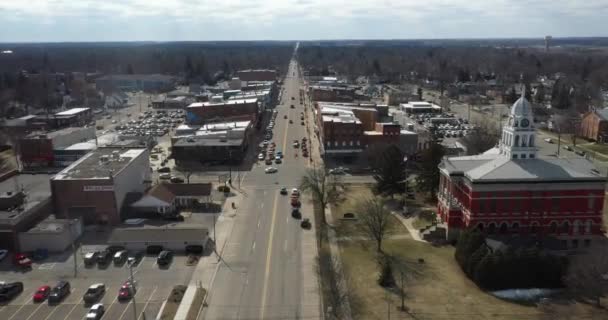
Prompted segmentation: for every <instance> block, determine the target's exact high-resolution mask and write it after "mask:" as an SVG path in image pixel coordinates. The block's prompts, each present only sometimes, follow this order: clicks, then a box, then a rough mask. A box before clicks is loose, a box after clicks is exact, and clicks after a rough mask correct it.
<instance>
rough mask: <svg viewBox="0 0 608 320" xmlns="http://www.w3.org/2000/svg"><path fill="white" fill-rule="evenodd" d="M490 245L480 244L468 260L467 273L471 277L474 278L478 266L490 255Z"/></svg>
mask: <svg viewBox="0 0 608 320" xmlns="http://www.w3.org/2000/svg"><path fill="white" fill-rule="evenodd" d="M488 253H489V251H488V247H487V246H485V245H482V246H479V247H478V248H477V250H475V252H473V254H472V255H471V257H470V258H469V259H468V261H467V265H466V270H465V273H466V274H467V275H468V276H469V278H473V275H474V274H475V270H476V269H477V266H478V265H479V263H480V262H481V260H483V258H485V257H486V256H487V255H488Z"/></svg>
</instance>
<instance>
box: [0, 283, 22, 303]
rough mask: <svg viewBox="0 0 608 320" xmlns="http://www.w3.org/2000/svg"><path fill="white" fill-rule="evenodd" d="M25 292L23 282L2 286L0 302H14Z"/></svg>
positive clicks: (0, 288) (0, 286) (0, 287)
mask: <svg viewBox="0 0 608 320" xmlns="http://www.w3.org/2000/svg"><path fill="white" fill-rule="evenodd" d="M21 292H23V282H11V283H4V284H2V285H0V302H8V301H11V300H13V299H14V298H15V297H16V296H18V295H19V294H20V293H21Z"/></svg>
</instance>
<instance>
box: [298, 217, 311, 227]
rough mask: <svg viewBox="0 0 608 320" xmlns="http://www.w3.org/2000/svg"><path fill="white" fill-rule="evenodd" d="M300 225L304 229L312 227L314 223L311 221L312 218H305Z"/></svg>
mask: <svg viewBox="0 0 608 320" xmlns="http://www.w3.org/2000/svg"><path fill="white" fill-rule="evenodd" d="M300 226H301V227H302V228H303V229H310V228H311V227H312V224H311V223H310V220H309V219H308V218H305V219H304V220H302V222H301V223H300Z"/></svg>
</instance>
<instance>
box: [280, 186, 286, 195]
mask: <svg viewBox="0 0 608 320" xmlns="http://www.w3.org/2000/svg"><path fill="white" fill-rule="evenodd" d="M281 194H282V195H284V196H286V195H287V188H281Z"/></svg>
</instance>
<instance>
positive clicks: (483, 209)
mask: <svg viewBox="0 0 608 320" xmlns="http://www.w3.org/2000/svg"><path fill="white" fill-rule="evenodd" d="M485 212H486V199H479V213H485Z"/></svg>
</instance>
